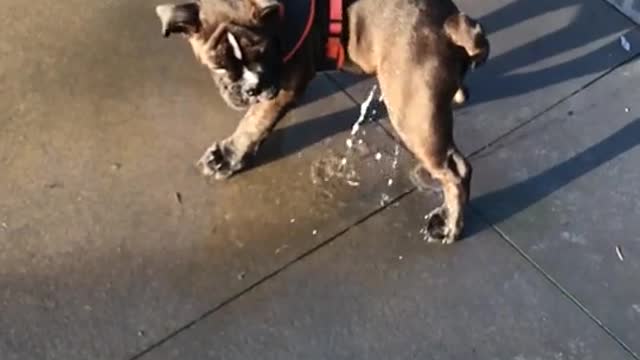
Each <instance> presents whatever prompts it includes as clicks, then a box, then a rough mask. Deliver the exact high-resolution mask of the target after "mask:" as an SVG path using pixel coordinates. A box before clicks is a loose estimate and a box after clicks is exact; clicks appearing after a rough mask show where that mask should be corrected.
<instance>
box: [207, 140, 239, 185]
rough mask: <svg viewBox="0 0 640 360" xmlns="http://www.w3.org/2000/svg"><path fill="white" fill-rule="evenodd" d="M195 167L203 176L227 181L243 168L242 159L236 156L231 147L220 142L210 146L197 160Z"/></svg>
mask: <svg viewBox="0 0 640 360" xmlns="http://www.w3.org/2000/svg"><path fill="white" fill-rule="evenodd" d="M196 166H197V167H198V169H199V170H200V172H202V174H203V175H205V176H213V177H214V178H216V179H227V178H229V177H230V176H231V175H233V174H234V173H236V172H238V171H239V170H241V169H242V167H243V162H242V157H241V156H238V154H237V153H236V151H235V150H234V148H233V146H230V144H228V143H225V142H221V143H215V144H213V145H211V146H210V147H209V148H208V149H207V151H205V153H204V155H202V157H201V158H200V160H198V162H197V163H196Z"/></svg>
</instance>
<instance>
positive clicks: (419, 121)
mask: <svg viewBox="0 0 640 360" xmlns="http://www.w3.org/2000/svg"><path fill="white" fill-rule="evenodd" d="M156 12H157V14H158V16H159V17H160V19H161V22H162V31H163V34H164V35H165V36H169V35H170V34H172V33H181V34H183V35H185V36H186V37H187V39H188V41H189V43H190V44H191V46H192V48H193V51H194V53H195V56H196V58H197V59H198V60H199V61H200V62H201V63H202V64H203V65H205V66H207V67H208V68H209V69H210V72H211V74H212V77H213V79H214V81H215V82H216V84H217V85H218V88H219V90H220V92H221V95H222V97H223V98H224V99H225V101H226V102H227V103H228V104H229V105H230V106H231V107H233V108H236V109H241V108H247V107H248V110H247V113H246V115H245V116H244V118H243V119H242V120H241V121H240V124H239V125H238V127H237V129H236V131H235V132H234V133H233V134H232V135H231V136H229V137H228V138H227V139H225V140H223V141H221V142H217V143H214V144H213V145H212V146H211V147H210V148H209V149H207V151H206V153H205V154H204V156H203V157H202V158H201V159H200V161H199V162H198V164H199V166H200V168H201V169H202V171H203V173H204V174H205V175H211V176H215V177H216V178H227V177H229V176H230V175H232V174H233V173H235V172H237V171H238V170H240V169H242V167H243V166H244V163H245V160H246V159H247V158H248V157H249V156H251V155H252V154H254V153H255V151H256V150H257V149H258V147H259V145H260V143H261V142H262V141H263V140H264V139H265V137H266V136H267V135H268V134H269V132H270V131H271V129H273V127H274V126H275V124H276V123H277V121H278V120H279V119H280V118H282V116H283V115H284V114H285V113H286V112H287V110H288V109H289V108H290V107H291V106H292V104H293V103H294V101H295V100H296V98H298V97H299V96H300V95H301V94H302V93H303V91H304V90H305V88H306V87H307V85H308V84H309V82H310V81H311V79H312V78H313V77H314V75H315V73H316V72H318V71H323V70H330V69H344V70H348V71H354V72H360V73H365V74H375V75H376V76H377V79H378V82H379V83H380V88H381V91H382V94H383V97H384V100H385V103H386V106H387V109H388V112H389V117H390V120H391V123H392V124H393V126H394V128H395V130H396V131H397V133H398V134H399V136H400V138H401V139H402V140H403V142H404V143H405V145H406V146H407V148H409V149H410V150H411V151H412V152H413V154H414V155H415V156H416V157H417V158H418V160H419V161H420V162H421V164H422V166H424V168H425V169H426V170H427V171H428V172H429V173H430V175H431V176H432V177H433V178H435V179H437V180H438V181H439V182H440V183H441V184H442V189H443V193H444V204H443V205H442V206H440V207H439V208H438V209H436V210H434V211H433V212H432V213H431V214H430V215H429V217H428V220H427V221H428V223H427V231H428V235H429V237H430V240H437V241H441V242H442V243H447V244H448V243H452V242H453V241H454V240H456V239H457V238H458V237H459V236H460V233H461V230H462V226H463V207H464V204H465V203H466V201H467V200H468V196H469V186H470V179H471V166H470V165H469V163H468V162H467V161H466V160H465V158H464V157H463V156H462V154H461V153H460V152H459V151H458V149H457V148H456V146H455V143H454V141H453V131H452V129H453V115H452V102H453V103H462V102H463V101H464V100H465V98H466V91H465V89H464V86H463V79H464V75H465V74H466V72H467V70H468V69H469V67H471V66H474V65H478V64H481V63H483V62H484V61H485V60H486V59H487V57H488V54H489V43H488V41H487V39H486V37H485V34H484V32H483V30H482V28H481V26H480V25H479V24H478V23H477V22H476V21H475V20H473V19H471V18H469V17H468V16H466V15H464V14H463V13H460V12H459V10H458V9H457V7H456V6H455V5H454V4H453V3H452V2H451V1H450V0H279V1H278V0H200V1H196V2H192V3H186V4H182V5H160V6H158V7H157V8H156Z"/></svg>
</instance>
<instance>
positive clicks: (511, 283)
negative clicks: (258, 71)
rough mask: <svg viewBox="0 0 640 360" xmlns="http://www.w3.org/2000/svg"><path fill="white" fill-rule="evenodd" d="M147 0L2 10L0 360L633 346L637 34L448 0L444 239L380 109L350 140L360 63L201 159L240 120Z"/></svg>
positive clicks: (615, 351) (509, 354) (586, 18)
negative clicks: (468, 159)
mask: <svg viewBox="0 0 640 360" xmlns="http://www.w3.org/2000/svg"><path fill="white" fill-rule="evenodd" d="M155 4H156V3H155V2H152V1H148V0H144V1H137V2H130V1H122V0H111V1H103V2H99V3H96V4H93V3H91V4H89V3H87V2H80V1H75V0H72V1H67V2H64V3H59V4H58V3H56V4H54V3H46V2H44V1H40V0H38V1H32V2H29V4H28V5H27V4H25V3H24V2H20V1H15V0H9V1H8V4H4V5H5V9H6V10H7V11H4V12H2V13H0V19H1V20H2V21H3V23H4V24H5V25H6V26H5V30H4V32H3V35H0V36H1V37H2V41H0V55H2V57H1V60H0V65H1V66H0V83H1V84H2V86H0V114H2V115H0V165H1V168H2V171H0V184H1V185H0V358H1V359H3V360H5V359H7V360H16V359H19V360H23V359H29V360H30V359H64V360H75V359H299V358H305V359H418V358H420V359H424V358H432V359H518V360H529V359H531V360H533V359H545V360H546V359H634V358H635V359H639V358H640V357H638V354H640V341H639V340H638V339H640V331H639V330H638V329H640V291H639V290H638V287H637V284H638V283H639V281H640V271H639V270H640V265H639V264H640V235H639V234H640V229H639V228H638V222H637V219H638V218H639V215H640V207H639V205H638V204H640V193H639V192H638V186H637V184H638V177H639V176H640V171H639V170H638V168H639V167H638V165H639V164H638V160H637V159H638V151H639V150H638V149H637V147H636V144H637V143H638V140H637V139H638V138H640V125H639V124H640V122H638V121H639V120H638V117H639V114H640V112H639V111H640V108H638V106H637V105H636V104H640V91H639V90H638V87H637V84H638V82H639V81H640V62H638V61H637V59H636V53H637V51H638V49H640V32H639V29H638V28H637V26H636V25H635V24H633V23H632V22H631V21H629V20H627V19H626V18H625V17H624V16H622V15H620V14H619V13H618V12H616V11H615V10H614V8H613V7H611V6H610V5H608V4H607V3H606V2H605V1H603V0H581V1H580V0H562V1H554V2H535V1H534V2H532V1H521V0H489V1H485V2H472V1H470V0H465V1H460V2H459V5H460V7H461V8H462V9H464V10H465V11H466V12H468V13H470V14H472V15H474V16H476V17H478V18H480V19H481V21H482V22H483V24H484V25H485V27H486V30H487V31H488V32H489V33H490V37H491V41H492V45H493V53H492V58H491V60H490V62H489V63H487V64H486V66H485V67H483V68H481V69H480V70H478V71H476V72H474V73H472V74H471V75H470V76H469V86H470V89H471V92H472V101H471V103H470V104H469V105H467V106H465V107H464V108H462V109H459V110H458V111H457V112H456V126H457V128H456V139H457V142H458V143H459V145H460V146H461V148H462V149H463V150H464V151H465V152H466V153H467V154H469V155H472V162H473V163H474V167H475V170H476V171H475V178H474V184H473V194H472V203H471V207H470V209H469V211H468V212H469V215H468V225H467V231H466V237H465V239H464V241H462V242H460V243H458V244H456V245H454V246H450V247H441V246H433V245H429V244H426V243H425V242H424V241H423V238H422V235H421V234H420V229H421V227H422V226H423V216H424V214H426V213H428V212H429V210H431V209H432V208H433V207H435V206H436V204H437V202H438V201H439V195H438V193H437V192H431V191H418V190H416V189H415V186H414V185H413V184H412V183H411V182H410V181H409V174H410V172H411V169H412V168H413V167H414V165H415V162H414V161H413V160H412V158H411V157H410V156H408V154H407V153H406V152H404V151H403V150H402V148H401V147H399V146H398V144H397V142H395V141H394V134H393V131H392V130H391V129H390V127H389V125H388V121H387V120H385V119H384V117H383V116H382V115H381V113H382V109H378V110H379V112H378V113H377V114H371V113H370V116H369V118H370V119H373V120H377V122H367V124H366V125H365V126H364V127H363V128H362V129H361V130H360V131H359V132H358V134H357V135H356V136H355V137H351V136H350V131H351V126H352V124H353V123H354V121H356V119H357V118H358V115H359V112H360V109H359V102H362V101H363V100H364V98H365V97H366V96H367V95H368V93H369V91H370V89H371V85H372V82H371V80H367V79H359V78H355V77H352V76H346V75H343V74H336V73H332V74H325V75H321V76H318V78H317V79H316V80H315V81H314V83H313V85H312V87H311V89H310V91H309V93H308V94H307V97H306V98H305V99H304V101H302V105H301V106H300V107H299V108H297V109H296V110H295V111H293V112H292V113H291V114H290V115H289V116H287V118H286V119H284V120H283V122H282V123H281V125H280V126H279V128H278V129H277V130H276V131H275V133H274V134H273V136H272V138H270V139H269V140H268V141H267V142H266V143H265V145H264V148H263V149H262V150H263V151H262V153H261V154H260V156H259V157H258V159H256V161H255V164H253V165H254V166H253V167H252V168H251V169H249V170H247V171H245V172H243V173H242V174H239V175H238V176H236V177H234V178H233V179H232V180H230V181H227V182H212V181H208V180H206V179H203V178H202V177H200V176H199V175H198V174H197V172H196V170H195V169H194V167H193V163H194V161H195V160H196V159H197V158H198V157H199V156H200V155H201V153H202V152H203V151H204V149H205V148H206V147H207V146H208V145H210V144H211V143H212V142H213V141H215V140H219V139H221V138H223V137H225V136H226V135H228V134H229V133H230V132H231V131H232V130H233V129H234V126H235V123H236V121H237V120H238V119H239V118H240V116H241V114H240V113H237V112H233V111H231V110H229V109H227V108H226V107H225V106H224V105H223V104H222V102H221V101H220V100H219V98H218V96H217V94H216V91H215V88H214V86H213V84H212V83H211V82H210V81H209V79H208V76H207V74H206V72H205V71H204V70H203V69H201V68H199V67H198V66H196V64H195V60H194V59H193V58H192V55H191V53H190V50H189V49H188V48H187V46H186V44H185V43H183V42H182V41H180V40H179V39H170V40H165V39H163V38H162V37H161V36H160V34H159V31H160V29H159V24H158V23H157V20H156V18H155V14H154V12H153V6H154V5H155ZM621 35H624V36H625V38H626V39H628V41H629V42H630V43H631V45H632V46H631V49H630V51H627V50H625V49H624V48H623V47H622V46H621V45H620V40H619V38H620V36H621ZM376 109H377V108H376ZM349 138H351V139H352V141H353V142H354V144H356V145H355V146H354V147H353V148H351V149H348V148H347V146H346V141H347V139H349Z"/></svg>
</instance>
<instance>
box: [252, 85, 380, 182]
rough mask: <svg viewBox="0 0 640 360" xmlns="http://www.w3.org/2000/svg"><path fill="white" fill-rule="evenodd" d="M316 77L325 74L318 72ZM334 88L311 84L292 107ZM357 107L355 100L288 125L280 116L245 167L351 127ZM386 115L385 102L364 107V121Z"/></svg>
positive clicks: (324, 95)
mask: <svg viewBox="0 0 640 360" xmlns="http://www.w3.org/2000/svg"><path fill="white" fill-rule="evenodd" d="M318 76H324V75H323V74H319V75H318ZM336 91H339V89H336V88H335V86H333V85H330V86H324V85H322V86H314V85H313V84H312V85H311V87H310V88H309V89H308V93H307V94H305V96H303V97H302V98H301V99H300V101H299V102H298V103H297V104H296V105H295V107H301V106H304V105H307V104H310V103H313V102H316V101H319V100H321V99H323V98H325V97H327V96H330V95H332V94H333V93H335V92H336ZM295 107H294V109H295ZM360 110H361V109H360V105H357V104H355V103H354V104H353V106H350V107H348V108H346V109H344V110H340V111H337V112H333V113H330V114H327V115H323V116H318V117H315V118H312V119H308V120H304V121H302V122H297V123H294V124H291V125H287V124H286V122H287V119H286V118H285V119H283V122H284V123H285V124H284V125H282V126H280V127H277V128H276V129H274V130H273V132H272V133H271V134H270V135H269V137H267V139H266V140H265V142H264V144H262V145H261V147H260V150H259V151H258V152H257V153H256V156H255V157H254V158H253V159H252V161H251V163H250V164H249V167H248V168H247V170H250V169H251V168H256V167H259V166H262V165H266V164H268V163H270V162H273V161H276V160H279V159H282V158H285V157H287V156H289V155H291V154H295V153H299V152H300V151H302V150H303V149H306V148H308V147H310V146H312V145H314V144H317V143H319V142H321V141H323V140H325V139H329V138H331V137H333V136H335V135H337V134H339V133H341V132H345V131H347V130H349V129H351V127H352V126H353V124H354V122H355V121H356V120H357V119H358V117H359V116H360ZM294 111H295V110H294ZM374 112H375V115H374ZM294 116H295V115H294ZM386 117H387V111H386V107H385V106H384V103H381V102H378V101H373V102H372V103H371V104H370V106H369V107H368V108H367V117H366V119H367V121H374V122H375V121H378V120H380V119H385V118H386Z"/></svg>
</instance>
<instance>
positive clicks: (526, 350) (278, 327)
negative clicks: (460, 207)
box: [142, 193, 631, 360]
mask: <svg viewBox="0 0 640 360" xmlns="http://www.w3.org/2000/svg"><path fill="white" fill-rule="evenodd" d="M425 205H429V206H433V205H435V204H434V203H433V201H432V199H426V198H425V197H424V195H423V194H421V193H414V194H411V195H409V196H408V197H405V198H404V199H402V200H401V201H400V202H399V204H398V206H391V207H389V208H388V209H387V210H385V211H384V212H382V213H381V214H379V215H378V216H376V217H374V218H371V219H369V220H368V221H366V222H365V223H364V224H362V225H361V226H359V227H357V228H354V229H352V230H350V231H349V232H348V233H347V234H345V235H344V236H342V237H341V238H339V239H337V240H336V241H335V242H334V243H332V244H330V245H329V246H326V247H324V248H322V249H320V250H318V251H317V252H315V253H314V254H313V255H312V256H310V257H309V258H307V259H305V260H304V261H302V262H300V263H297V264H295V265H293V266H291V267H290V268H289V269H287V270H285V271H284V272H283V273H281V274H280V276H278V278H276V279H273V280H272V281H269V282H267V283H265V284H263V285H261V286H259V287H258V288H256V289H254V290H253V291H251V292H250V293H249V294H246V295H245V296H244V297H243V298H241V299H239V300H238V301H236V302H234V303H232V304H230V305H229V306H227V307H225V308H223V309H221V310H220V311H219V312H217V313H215V314H213V315H212V316H210V317H209V318H207V319H206V320H204V321H202V322H200V323H199V324H197V325H196V326H194V327H192V328H191V329H189V330H188V331H185V332H184V333H183V334H181V335H179V336H177V337H176V338H174V339H173V340H172V341H171V342H169V343H167V344H165V345H163V346H161V347H159V348H157V349H155V351H152V352H150V353H148V354H147V356H145V357H142V359H144V360H146V359H154V360H165V359H229V360H231V359H264V360H267V359H335V360H337V359H372V360H373V359H385V360H386V359H434V360H437V359H446V360H454V359H461V360H468V359H581V360H586V359H631V357H630V356H629V355H628V354H627V353H625V351H624V350H623V349H622V348H621V347H620V346H619V345H618V344H617V343H616V342H615V341H613V340H612V339H611V338H610V337H609V336H608V335H607V334H606V333H605V332H604V331H602V330H601V329H600V328H599V327H598V325H597V324H595V323H593V322H592V321H591V320H590V319H589V318H588V317H587V316H586V315H585V314H584V313H582V312H581V311H580V310H579V309H578V308H576V307H575V306H574V305H573V304H572V303H571V302H570V301H569V300H568V299H567V298H565V297H564V296H563V295H562V294H561V293H559V292H558V291H557V290H556V289H555V288H554V287H553V286H552V285H551V284H550V283H549V282H548V281H547V280H546V279H545V278H544V277H543V276H541V275H540V274H539V273H538V272H537V271H536V270H535V269H534V268H533V267H532V266H531V265H530V264H529V263H528V262H526V261H525V260H524V259H523V258H522V257H520V256H518V255H517V254H516V253H515V251H514V250H513V249H512V248H511V247H510V246H509V245H508V244H507V243H506V242H504V241H503V240H502V239H500V238H499V236H497V235H496V234H495V233H494V232H492V231H489V230H485V231H481V232H479V233H477V234H476V236H475V237H474V238H473V239H472V240H469V241H466V242H464V243H461V244H460V245H459V246H457V245H454V246H450V247H443V246H438V245H433V246H432V245H428V244H427V243H425V242H424V240H423V237H422V235H421V234H420V233H419V229H420V226H421V225H422V222H423V220H422V216H421V214H423V213H424V208H425ZM469 220H470V221H469V222H470V225H471V226H476V225H475V223H476V222H477V221H478V220H477V218H470V219H469Z"/></svg>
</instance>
